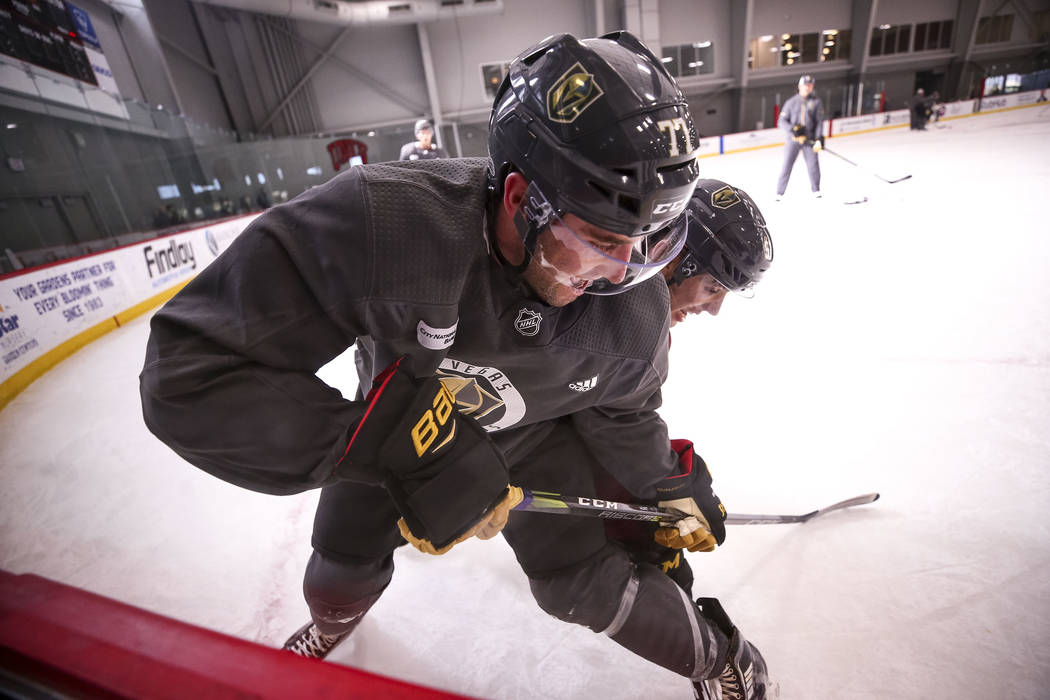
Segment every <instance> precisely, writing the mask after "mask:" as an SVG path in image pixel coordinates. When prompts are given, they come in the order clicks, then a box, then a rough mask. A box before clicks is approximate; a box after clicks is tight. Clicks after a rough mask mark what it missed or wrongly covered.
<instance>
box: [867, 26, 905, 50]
mask: <svg viewBox="0 0 1050 700" xmlns="http://www.w3.org/2000/svg"><path fill="white" fill-rule="evenodd" d="M910 49H911V25H910V24H880V25H879V26H878V27H875V28H874V29H872V30H871V44H870V45H869V46H868V55H869V56H889V55H891V54H895V53H907V52H908V51H909V50H910Z"/></svg>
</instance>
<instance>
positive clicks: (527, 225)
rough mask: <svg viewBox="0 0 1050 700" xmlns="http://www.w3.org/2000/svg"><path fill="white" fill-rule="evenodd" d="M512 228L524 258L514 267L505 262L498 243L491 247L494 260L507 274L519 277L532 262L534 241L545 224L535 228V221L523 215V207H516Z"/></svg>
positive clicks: (510, 263) (505, 259)
mask: <svg viewBox="0 0 1050 700" xmlns="http://www.w3.org/2000/svg"><path fill="white" fill-rule="evenodd" d="M512 221H513V223H514V228H515V230H517V232H518V236H519V237H520V238H521V245H522V249H523V254H524V257H523V258H522V261H521V262H520V263H518V264H517V265H515V264H514V263H512V262H510V261H509V260H507V257H506V256H505V255H504V254H503V250H502V249H501V247H500V245H499V243H498V242H497V243H496V245H494V246H493V248H494V250H495V251H496V259H497V260H499V262H500V264H501V265H502V266H503V267H505V268H506V269H507V271H508V272H511V273H513V274H514V275H521V273H523V272H525V269H526V268H528V266H529V264H530V263H531V262H532V257H533V255H534V254H535V252H536V241H537V240H538V239H539V237H540V232H541V231H543V229H544V228H546V224H544V225H543V226H537V225H536V221H535V220H533V219H532V218H531V217H528V216H526V215H525V206H524V205H523V206H521V207H518V210H517V211H515V212H514V218H513V219H512Z"/></svg>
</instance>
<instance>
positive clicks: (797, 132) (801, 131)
mask: <svg viewBox="0 0 1050 700" xmlns="http://www.w3.org/2000/svg"><path fill="white" fill-rule="evenodd" d="M791 135H792V136H805V135H806V127H804V126H802V125H801V124H795V125H794V126H793V127H791Z"/></svg>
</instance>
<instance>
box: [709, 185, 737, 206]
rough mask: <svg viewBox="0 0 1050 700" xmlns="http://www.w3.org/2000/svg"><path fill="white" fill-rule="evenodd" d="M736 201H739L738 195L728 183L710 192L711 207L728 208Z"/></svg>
mask: <svg viewBox="0 0 1050 700" xmlns="http://www.w3.org/2000/svg"><path fill="white" fill-rule="evenodd" d="M738 202H740V195H738V194H737V193H736V190H734V189H733V188H732V187H730V186H729V185H726V186H725V187H723V188H721V189H717V190H715V191H714V192H712V193H711V206H713V207H718V208H719V209H728V208H729V207H731V206H733V205H734V204H737V203H738Z"/></svg>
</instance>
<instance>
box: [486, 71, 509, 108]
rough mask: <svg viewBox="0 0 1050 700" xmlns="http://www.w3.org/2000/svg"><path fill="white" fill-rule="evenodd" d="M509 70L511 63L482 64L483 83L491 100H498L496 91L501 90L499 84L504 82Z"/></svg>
mask: <svg viewBox="0 0 1050 700" xmlns="http://www.w3.org/2000/svg"><path fill="white" fill-rule="evenodd" d="M508 70H510V64H509V63H482V64H481V83H482V85H483V87H484V88H485V94H486V95H488V97H489V99H490V100H494V99H496V90H498V89H499V84H500V83H501V82H503V76H505V75H506V74H507V71H508Z"/></svg>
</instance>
